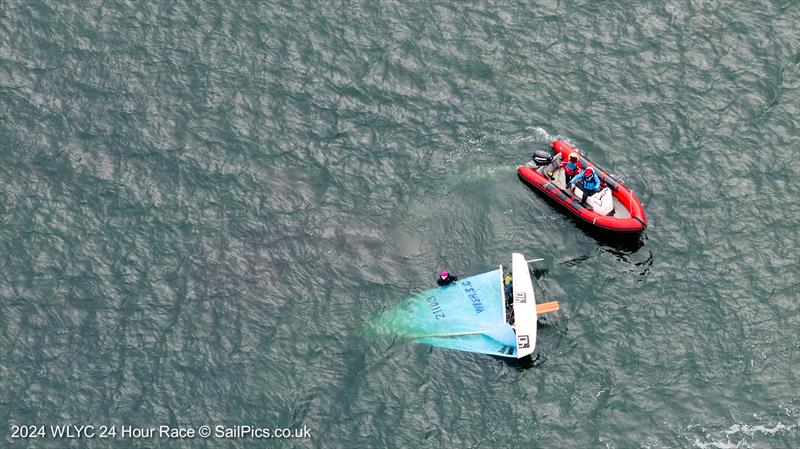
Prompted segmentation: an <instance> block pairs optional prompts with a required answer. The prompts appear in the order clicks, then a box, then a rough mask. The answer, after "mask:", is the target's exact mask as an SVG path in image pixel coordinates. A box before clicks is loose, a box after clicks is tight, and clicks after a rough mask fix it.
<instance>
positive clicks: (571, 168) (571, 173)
mask: <svg viewBox="0 0 800 449" xmlns="http://www.w3.org/2000/svg"><path fill="white" fill-rule="evenodd" d="M561 167H563V168H564V174H565V175H566V176H567V182H570V180H572V178H574V177H575V175H577V174H578V173H580V172H582V171H583V164H581V158H580V156H578V153H570V154H569V159H567V160H566V161H562V162H561Z"/></svg>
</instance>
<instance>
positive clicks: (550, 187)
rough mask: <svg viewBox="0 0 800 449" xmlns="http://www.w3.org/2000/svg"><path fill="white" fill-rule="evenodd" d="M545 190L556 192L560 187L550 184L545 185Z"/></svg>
mask: <svg viewBox="0 0 800 449" xmlns="http://www.w3.org/2000/svg"><path fill="white" fill-rule="evenodd" d="M544 188H545V189H547V190H555V189H557V188H558V187H556V185H555V184H553V183H552V182H548V183H547V184H545V185H544Z"/></svg>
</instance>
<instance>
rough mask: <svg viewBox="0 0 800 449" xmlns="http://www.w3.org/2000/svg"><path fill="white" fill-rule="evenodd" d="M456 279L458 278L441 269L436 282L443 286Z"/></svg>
mask: <svg viewBox="0 0 800 449" xmlns="http://www.w3.org/2000/svg"><path fill="white" fill-rule="evenodd" d="M457 280H458V278H457V277H456V276H455V275H452V274H450V273H448V272H446V271H442V273H441V274H440V275H439V277H438V278H436V283H437V284H439V286H440V287H444V286H445V285H450V284H452V283H453V282H455V281H457Z"/></svg>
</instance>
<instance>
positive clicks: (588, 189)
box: [569, 167, 600, 204]
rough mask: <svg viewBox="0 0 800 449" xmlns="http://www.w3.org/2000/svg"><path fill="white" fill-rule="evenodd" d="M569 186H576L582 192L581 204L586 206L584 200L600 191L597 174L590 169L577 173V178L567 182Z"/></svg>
mask: <svg viewBox="0 0 800 449" xmlns="http://www.w3.org/2000/svg"><path fill="white" fill-rule="evenodd" d="M569 186H570V187H574V186H577V187H578V188H580V189H581V190H582V191H583V198H581V204H586V199H587V198H589V197H590V196H592V195H594V194H595V193H597V192H598V191H599V190H600V177H598V176H597V173H595V172H594V169H593V168H592V167H587V168H586V170H584V171H583V172H581V173H579V174H578V176H575V177H574V178H572V181H570V182H569Z"/></svg>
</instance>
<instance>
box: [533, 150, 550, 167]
mask: <svg viewBox="0 0 800 449" xmlns="http://www.w3.org/2000/svg"><path fill="white" fill-rule="evenodd" d="M533 162H534V163H535V164H536V165H537V166H539V167H541V166H543V165H547V164H549V163H550V162H553V153H551V152H549V151H547V150H536V151H534V152H533Z"/></svg>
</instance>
